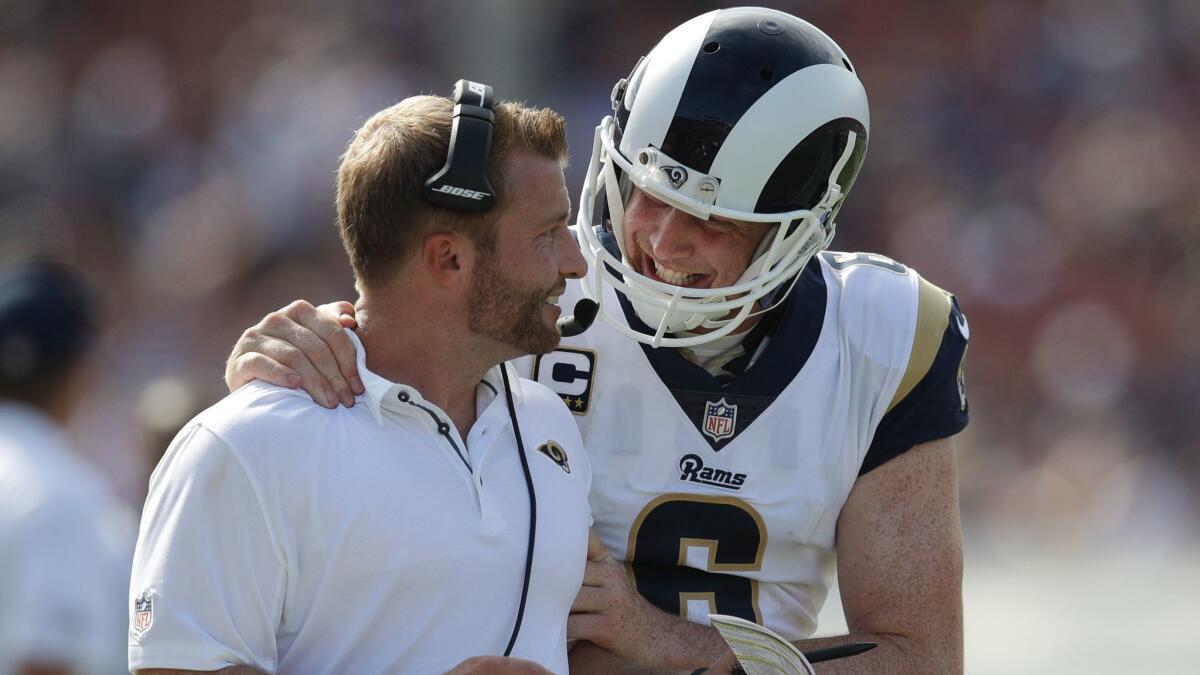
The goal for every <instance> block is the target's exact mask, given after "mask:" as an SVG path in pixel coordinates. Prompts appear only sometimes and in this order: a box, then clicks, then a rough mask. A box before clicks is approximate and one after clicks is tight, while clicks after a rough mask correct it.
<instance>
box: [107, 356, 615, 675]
mask: <svg viewBox="0 0 1200 675" xmlns="http://www.w3.org/2000/svg"><path fill="white" fill-rule="evenodd" d="M351 335H352V338H353V339H354V340H355V342H356V346H357V347H358V350H359V357H358V358H359V361H358V367H359V373H360V374H361V376H362V378H363V383H364V385H365V388H366V393H365V394H364V395H362V396H360V397H358V403H357V405H355V407H354V408H351V409H346V408H338V409H335V410H328V409H325V408H322V407H320V406H317V405H316V404H314V403H312V402H311V401H310V400H309V398H308V396H307V395H306V394H304V393H303V392H296V391H291V390H285V389H280V388H276V387H272V386H270V385H267V384H263V383H252V384H250V385H247V386H246V387H243V388H242V389H240V390H238V391H237V392H235V393H234V394H231V395H230V396H229V397H227V398H226V399H225V400H223V401H221V402H220V403H218V404H217V405H215V406H213V407H212V408H210V409H208V410H207V411H205V412H203V413H201V414H200V415H199V416H197V418H196V419H195V420H193V421H192V422H191V423H190V424H188V425H187V426H186V427H185V428H184V429H183V430H182V431H181V432H180V434H179V436H178V437H176V439H175V441H174V442H173V443H172V445H171V447H170V448H169V449H168V451H167V453H166V455H165V456H164V458H163V460H162V462H161V463H160V464H159V466H158V468H157V469H156V470H155V473H154V476H153V477H152V478H151V482H150V493H149V496H148V498H147V500H146V508H145V512H144V514H143V518H142V527H141V532H140V535H139V539H138V548H137V552H136V554H135V560H134V570H133V580H132V585H131V588H130V606H129V612H130V641H129V665H130V668H131V669H136V668H153V667H162V668H180V669H192V670H215V669H219V668H223V667H226V666H229V665H234V664H246V665H251V666H255V667H257V668H260V669H263V670H267V671H271V672H274V671H281V672H303V673H332V672H364V673H365V672H371V673H384V672H404V673H441V672H445V671H446V670H449V669H451V668H452V667H454V666H455V665H456V664H457V663H459V662H460V661H462V660H463V659H466V658H468V657H471V656H476V655H480V654H501V653H503V651H504V648H505V646H506V645H507V643H508V639H509V635H510V634H511V632H512V627H513V623H514V621H515V619H516V615H517V607H518V603H519V601H520V595H521V586H522V581H523V578H524V572H525V562H526V549H527V545H528V532H529V522H530V518H529V515H530V513H529V497H528V494H527V490H526V484H525V478H524V473H523V471H522V468H521V462H520V458H519V455H518V450H517V444H516V440H515V437H514V435H513V427H512V422H511V418H510V415H509V410H508V405H507V400H506V396H505V395H504V384H503V381H502V377H501V374H500V372H501V371H500V367H499V366H498V367H496V368H493V369H492V370H491V371H490V372H489V373H488V374H487V377H485V379H484V380H483V381H482V382H480V384H479V386H478V387H477V389H476V393H477V412H478V415H477V419H476V421H475V423H474V425H473V426H472V427H471V429H470V430H469V431H468V432H467V434H466V437H465V438H463V437H462V436H461V435H460V434H459V432H458V430H457V429H456V428H455V427H454V425H453V424H452V423H451V421H450V418H449V416H448V415H447V414H446V413H445V412H443V411H442V410H440V409H439V408H438V407H437V406H436V405H434V404H432V403H430V402H429V401H427V400H425V399H424V397H422V396H421V393H420V392H419V391H417V390H416V389H415V388H413V387H410V386H407V385H404V384H399V383H395V382H390V381H388V380H386V379H385V378H382V377H380V376H378V375H376V374H374V373H372V372H370V371H369V370H368V369H367V368H366V356H365V351H364V350H363V349H362V346H361V343H358V341H357V338H356V337H354V336H353V334H351ZM504 367H505V368H509V380H510V382H511V383H512V385H513V387H512V389H513V390H512V395H513V402H514V405H515V409H516V415H517V419H518V421H519V425H520V428H521V432H522V439H523V441H524V446H525V450H526V456H527V458H528V463H529V468H530V471H531V474H532V478H533V483H534V485H535V489H536V498H537V507H538V508H537V536H536V544H535V555H534V561H533V567H532V573H531V580H530V588H529V596H528V601H527V606H526V609H525V615H524V619H523V623H522V627H521V632H520V636H519V638H518V640H517V642H516V645H515V647H514V649H513V656H519V657H522V658H526V659H531V660H534V661H537V662H539V663H541V664H542V665H543V666H545V667H546V668H549V669H550V670H553V671H556V672H565V670H566V667H567V661H566V618H567V614H568V612H569V610H570V606H571V603H572V601H573V600H574V598H575V595H576V593H577V592H578V589H579V586H580V584H581V582H582V578H583V567H584V562H585V559H586V550H587V533H588V532H587V531H588V525H589V522H590V510H589V508H588V503H587V491H588V488H589V485H590V477H591V471H590V467H589V465H588V460H587V457H586V455H585V454H584V453H583V450H582V444H581V442H580V440H579V433H578V430H577V427H576V426H575V424H574V422H573V420H572V418H571V415H570V413H569V412H567V410H566V408H565V407H564V406H563V405H562V402H561V400H560V399H559V398H558V397H557V396H556V395H555V394H554V393H553V392H551V391H549V390H548V389H546V388H544V387H542V386H541V385H538V384H536V383H533V382H529V381H520V380H519V379H518V378H517V377H516V376H515V374H514V373H513V372H512V371H511V366H504ZM555 448H558V449H559V450H558V451H555V450H554V449H555Z"/></svg>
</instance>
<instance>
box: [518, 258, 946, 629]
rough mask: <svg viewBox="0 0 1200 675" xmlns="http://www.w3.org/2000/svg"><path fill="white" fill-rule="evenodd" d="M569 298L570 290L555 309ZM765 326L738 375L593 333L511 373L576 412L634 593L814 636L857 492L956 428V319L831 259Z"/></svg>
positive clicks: (886, 278) (940, 299)
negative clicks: (877, 473) (858, 484)
mask: <svg viewBox="0 0 1200 675" xmlns="http://www.w3.org/2000/svg"><path fill="white" fill-rule="evenodd" d="M606 293H607V295H606V296H605V298H604V299H603V301H604V302H606V303H617V302H621V303H622V305H623V308H624V309H625V316H626V319H627V320H628V321H630V322H631V323H633V324H634V325H636V323H638V320H637V318H636V316H635V315H633V313H632V311H631V309H630V308H629V306H628V304H627V303H625V301H624V298H623V297H620V296H618V295H617V294H616V292H615V291H613V290H612V289H611V288H606ZM580 297H581V290H580V286H579V284H578V282H571V283H570V284H569V285H568V291H567V294H566V295H565V296H563V298H562V301H563V306H564V307H567V308H570V307H572V306H573V304H574V303H575V301H576V300H577V299H579V298H580ZM568 311H569V309H568ZM761 324H762V325H761V328H760V329H756V330H757V331H758V333H757V334H756V333H755V332H753V331H752V333H751V334H750V335H748V336H747V339H746V342H747V345H748V347H749V349H750V350H752V351H753V350H757V352H758V356H757V358H756V359H755V360H754V361H753V363H752V365H751V366H750V368H749V369H746V370H744V372H742V373H740V374H738V375H737V376H735V377H722V378H717V377H714V376H713V375H711V374H710V373H709V372H708V371H706V370H704V369H703V368H701V367H699V366H697V365H695V364H694V363H692V362H691V361H689V360H688V359H686V358H684V356H683V355H681V354H680V353H679V351H678V350H673V349H666V348H661V349H653V348H650V347H648V346H643V345H641V344H640V343H638V342H635V341H634V340H631V339H628V338H626V337H624V336H622V335H620V334H619V333H618V332H617V331H616V330H614V329H613V328H612V327H610V326H608V325H607V324H604V323H602V322H599V321H597V322H596V324H595V325H594V326H592V328H591V329H589V330H588V331H587V332H585V333H584V334H583V335H581V336H578V337H574V338H568V339H565V340H564V341H563V344H562V345H561V346H560V348H559V349H557V350H555V351H554V352H551V353H549V354H545V355H542V356H539V357H537V358H536V359H532V358H527V359H522V363H521V365H522V366H523V367H527V368H529V369H530V370H529V375H530V376H531V377H532V378H533V379H535V380H537V381H538V382H541V383H542V384H545V385H546V386H548V387H550V388H551V389H553V390H554V391H555V392H557V393H558V394H559V395H560V396H561V397H562V399H563V401H564V402H565V403H566V404H567V406H568V407H569V408H570V409H571V411H572V412H573V413H575V416H576V417H575V419H576V421H577V422H578V423H579V428H580V430H581V432H582V435H583V439H584V444H585V447H586V448H587V450H588V453H589V455H590V456H591V463H592V469H593V476H594V479H593V481H592V491H591V505H592V513H593V517H594V519H595V528H596V530H597V532H598V533H599V535H600V537H601V538H602V540H603V541H604V543H605V545H606V546H608V548H609V549H610V550H611V551H612V554H613V555H615V556H617V557H618V558H620V559H622V560H625V561H626V562H627V563H629V564H630V565H631V567H632V572H633V575H634V578H635V579H636V583H637V588H638V590H639V592H641V593H642V594H643V595H644V596H646V597H647V599H649V600H650V601H651V602H653V603H654V604H656V605H657V606H659V607H661V608H662V609H664V610H665V611H668V612H671V613H678V614H680V615H681V616H684V617H686V618H687V619H689V620H691V621H697V622H701V623H707V614H708V613H709V612H719V613H723V614H733V615H736V616H741V617H743V618H746V619H749V620H753V621H756V622H759V623H763V624H765V625H767V626H768V627H770V628H772V629H773V630H775V631H777V632H779V633H781V634H782V635H784V636H785V637H787V638H788V639H790V640H798V639H803V638H806V637H809V636H811V635H812V633H813V632H814V631H815V629H816V622H817V614H818V612H819V611H820V608H821V606H822V604H823V603H824V601H825V597H826V594H827V591H828V588H829V585H830V583H831V581H832V577H833V572H834V560H835V551H834V533H835V527H836V525H837V520H838V514H839V513H840V511H841V509H842V505H843V504H844V503H845V502H846V499H847V496H848V495H849V493H850V490H851V488H852V487H853V485H854V482H855V480H856V478H857V477H858V476H859V475H860V474H861V473H865V472H866V471H869V470H871V469H872V468H874V467H876V466H878V465H879V464H881V463H883V462H884V461H887V460H888V459H890V458H892V457H894V456H896V455H898V454H900V453H902V452H904V451H905V450H907V449H908V448H910V447H912V446H913V445H915V444H916V443H921V442H925V441H929V440H934V439H936V438H943V437H946V436H950V435H953V434H954V433H957V432H958V431H959V430H960V429H961V428H962V427H963V426H965V424H966V418H967V415H966V413H967V406H966V398H965V395H964V394H963V392H962V378H961V361H962V357H963V355H964V353H965V348H966V336H967V329H966V320H965V318H963V317H962V314H961V313H960V312H959V311H958V309H957V305H956V304H955V302H954V300H953V298H952V296H950V295H949V294H948V293H946V292H945V291H942V290H941V289H938V288H937V287H935V286H933V285H932V284H930V283H928V282H927V281H925V280H924V279H922V278H921V277H920V276H919V275H918V274H917V273H916V272H914V271H913V270H910V269H908V268H906V267H904V266H903V265H900V264H899V263H896V262H894V261H892V260H890V259H888V258H884V257H882V256H876V255H872V254H844V253H832V252H830V253H824V254H822V255H820V256H818V257H816V258H814V260H813V261H812V262H811V263H810V264H809V266H808V267H807V268H806V270H805V271H804V272H803V273H802V274H801V277H800V279H799V281H798V283H797V286H796V288H795V290H794V291H793V293H792V295H791V296H790V299H789V300H788V301H787V303H786V304H784V305H783V306H782V307H781V308H779V309H777V310H775V311H773V312H771V313H769V314H767V316H766V317H765V318H764V320H763V321H762V322H761ZM643 329H644V326H643ZM747 358H748V357H747ZM734 365H736V364H734ZM727 368H728V366H727Z"/></svg>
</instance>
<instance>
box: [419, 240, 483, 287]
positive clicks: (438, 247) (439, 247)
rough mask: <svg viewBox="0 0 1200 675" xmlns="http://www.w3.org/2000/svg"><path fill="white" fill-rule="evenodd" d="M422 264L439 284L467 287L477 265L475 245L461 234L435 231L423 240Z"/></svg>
mask: <svg viewBox="0 0 1200 675" xmlns="http://www.w3.org/2000/svg"><path fill="white" fill-rule="evenodd" d="M421 264H422V265H424V267H425V270H426V271H427V272H428V273H429V276H430V277H432V278H433V280H434V282H436V283H437V284H439V285H441V286H445V287H446V288H461V287H465V286H466V285H467V284H468V283H469V282H470V273H471V268H472V267H474V265H475V247H474V246H472V245H471V242H470V240H469V239H467V238H466V237H464V236H463V235H461V234H458V233H455V232H434V233H433V234H430V235H429V236H427V237H425V240H424V241H423V242H421Z"/></svg>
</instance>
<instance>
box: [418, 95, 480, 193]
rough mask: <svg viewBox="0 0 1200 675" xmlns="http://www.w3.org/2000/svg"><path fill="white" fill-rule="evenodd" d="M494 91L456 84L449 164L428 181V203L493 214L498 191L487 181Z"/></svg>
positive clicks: (448, 151) (426, 191) (426, 190)
mask: <svg viewBox="0 0 1200 675" xmlns="http://www.w3.org/2000/svg"><path fill="white" fill-rule="evenodd" d="M493 100H494V99H493V95H492V88H491V87H489V86H488V85H486V84H482V83H479V82H472V81H470V80H459V81H458V82H456V83H455V85H454V116H453V118H452V121H451V126H450V147H449V149H448V150H447V151H446V164H445V165H444V166H442V168H441V169H440V170H438V171H437V172H436V173H434V174H433V175H432V176H430V177H429V179H428V180H426V181H425V191H424V193H425V200H426V201H428V202H429V203H430V204H433V205H434V206H440V207H442V208H446V209H452V210H455V211H472V212H484V211H490V210H491V209H492V207H493V206H495V204H496V191H495V189H493V188H492V184H491V182H490V181H489V180H488V176H487V167H488V155H489V154H490V152H491V147H492V130H493V129H494V127H495V121H496V116H495V113H494V112H493V110H492V102H493Z"/></svg>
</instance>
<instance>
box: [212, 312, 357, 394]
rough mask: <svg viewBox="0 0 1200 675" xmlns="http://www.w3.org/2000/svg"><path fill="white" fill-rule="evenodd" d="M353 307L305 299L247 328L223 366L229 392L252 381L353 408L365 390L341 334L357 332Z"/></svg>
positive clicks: (349, 346)
mask: <svg viewBox="0 0 1200 675" xmlns="http://www.w3.org/2000/svg"><path fill="white" fill-rule="evenodd" d="M357 325H358V322H357V321H355V320H354V305H352V304H351V303H349V302H332V303H329V304H325V305H321V306H320V307H314V306H313V305H312V304H311V303H309V302H307V301H305V300H296V301H295V302H293V303H291V304H289V305H288V306H286V307H284V308H282V309H279V310H277V311H274V312H271V313H270V314H268V315H266V316H265V317H263V320H262V321H259V322H258V323H257V324H255V325H254V326H251V327H250V328H247V329H246V331H245V332H244V333H242V336H241V338H239V339H238V341H237V344H235V345H234V347H233V353H232V354H230V355H229V361H228V362H227V363H226V365H225V384H226V385H227V386H228V387H229V390H230V391H233V390H235V389H238V388H239V387H241V386H243V385H245V384H246V383H248V382H250V381H251V380H256V379H258V380H263V381H264V382H270V383H271V384H274V385H276V386H280V387H288V388H289V389H294V388H296V387H302V388H303V389H304V390H305V391H307V392H308V394H309V396H312V399H313V401H315V402H316V403H317V404H318V405H323V406H325V407H328V408H336V407H337V405H338V403H341V404H342V405H345V406H346V407H350V406H353V405H354V395H355V394H361V393H362V392H363V385H362V381H361V380H360V379H359V377H358V365H357V363H356V360H355V350H354V343H352V342H351V341H350V338H349V337H348V336H347V335H346V334H345V332H344V331H343V330H342V329H343V328H355V327H357Z"/></svg>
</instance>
